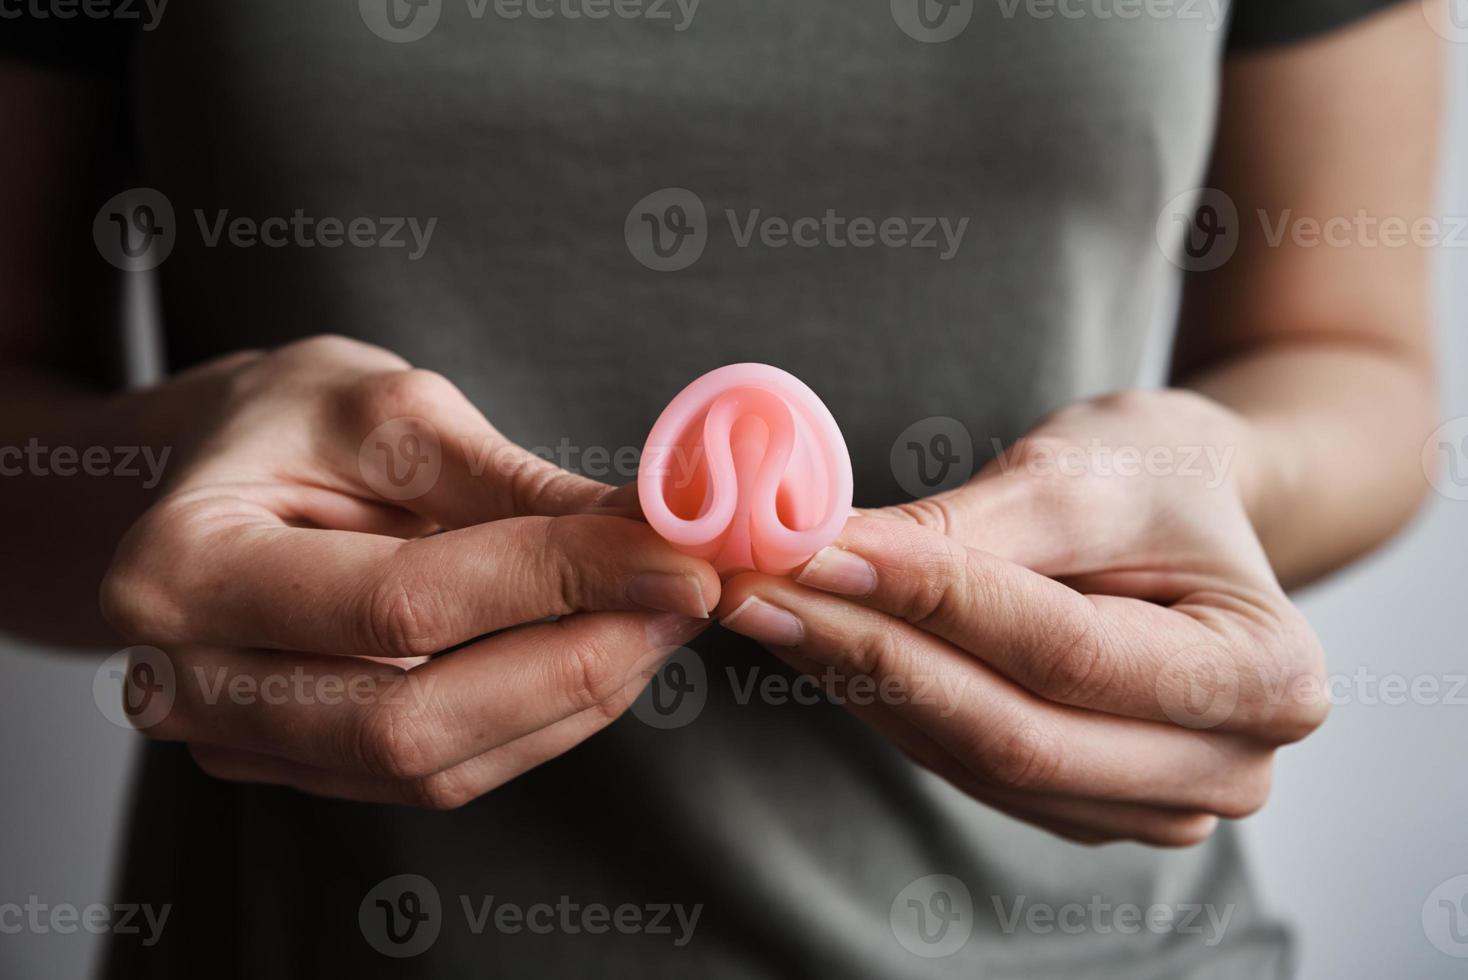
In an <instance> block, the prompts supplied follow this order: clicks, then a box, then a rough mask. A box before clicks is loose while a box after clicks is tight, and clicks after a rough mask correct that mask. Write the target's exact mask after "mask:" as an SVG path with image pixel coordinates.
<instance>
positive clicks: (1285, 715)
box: [1255, 614, 1330, 745]
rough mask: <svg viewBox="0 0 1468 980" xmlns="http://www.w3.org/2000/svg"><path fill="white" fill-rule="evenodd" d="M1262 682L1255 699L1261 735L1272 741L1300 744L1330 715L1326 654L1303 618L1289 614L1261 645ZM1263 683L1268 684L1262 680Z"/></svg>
mask: <svg viewBox="0 0 1468 980" xmlns="http://www.w3.org/2000/svg"><path fill="white" fill-rule="evenodd" d="M1263 649H1264V652H1263V653H1262V654H1261V656H1262V659H1263V660H1264V662H1265V663H1266V664H1267V665H1268V666H1267V671H1266V670H1264V669H1261V675H1262V680H1261V683H1260V684H1259V685H1258V691H1257V692H1256V694H1255V696H1256V698H1260V699H1263V701H1264V702H1265V703H1264V704H1263V705H1262V707H1261V708H1260V710H1259V715H1260V716H1262V718H1263V723H1262V724H1261V725H1260V726H1259V727H1260V728H1261V729H1262V731H1261V732H1260V734H1261V735H1262V736H1264V737H1266V738H1268V739H1270V740H1272V741H1274V742H1275V743H1276V744H1281V745H1283V744H1289V743H1291V742H1298V741H1300V740H1301V739H1303V738H1305V737H1306V736H1307V735H1309V734H1310V733H1311V732H1313V731H1315V730H1316V729H1317V728H1319V727H1320V726H1321V725H1322V724H1324V723H1325V719H1326V717H1327V716H1328V715H1329V713H1330V698H1329V696H1328V695H1329V680H1328V678H1327V675H1326V669H1325V652H1324V650H1323V648H1322V647H1321V644H1320V640H1319V638H1318V637H1317V636H1316V634H1315V631H1314V630H1313V629H1311V628H1310V626H1309V624H1308V623H1306V622H1305V620H1304V617H1303V616H1299V615H1298V614H1294V615H1291V616H1290V617H1289V619H1288V621H1287V622H1286V623H1284V625H1283V626H1282V628H1281V629H1280V631H1279V633H1278V634H1277V635H1276V636H1274V637H1273V638H1272V639H1271V640H1270V641H1268V642H1266V643H1265V644H1264V647H1263ZM1265 681H1267V682H1265Z"/></svg>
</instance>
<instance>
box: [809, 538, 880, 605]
mask: <svg viewBox="0 0 1468 980" xmlns="http://www.w3.org/2000/svg"><path fill="white" fill-rule="evenodd" d="M795 581H797V582H799V583H800V584H801V585H808V586H810V587H811V588H813V589H821V590H822V591H825V592H834V593H836V594H837V595H854V596H868V595H871V594H872V593H873V592H875V591H877V570H876V568H874V567H873V566H872V563H871V562H869V561H867V560H866V559H865V558H863V557H861V556H860V555H855V554H852V553H851V552H849V551H843V550H842V549H840V548H837V547H834V546H833V547H828V548H822V549H821V550H820V551H818V552H816V556H815V557H814V558H812V559H811V560H810V562H809V563H808V564H807V565H806V566H805V570H804V571H802V572H801V573H800V574H799V575H798V576H796V578H795Z"/></svg>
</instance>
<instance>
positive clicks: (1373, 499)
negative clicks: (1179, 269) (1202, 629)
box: [1179, 338, 1435, 587]
mask: <svg viewBox="0 0 1468 980" xmlns="http://www.w3.org/2000/svg"><path fill="white" fill-rule="evenodd" d="M1179 384H1181V385H1182V386H1184V387H1189V388H1192V389H1195V390H1197V391H1199V392H1201V393H1202V394H1204V395H1207V396H1208V397H1210V398H1212V399H1213V400H1215V401H1217V402H1219V403H1220V404H1222V405H1224V406H1226V407H1227V408H1229V409H1231V410H1232V411H1234V412H1235V413H1237V414H1238V415H1239V416H1241V417H1242V418H1243V419H1244V420H1245V421H1246V423H1247V424H1248V436H1247V439H1248V443H1249V444H1248V445H1247V446H1246V447H1241V452H1240V464H1241V472H1240V483H1241V486H1242V489H1243V492H1244V494H1245V500H1246V504H1247V506H1248V509H1249V513H1250V516H1251V518H1252V519H1253V523H1254V526H1255V528H1256V529H1257V531H1258V533H1259V536H1260V539H1261V541H1262V542H1263V544H1264V547H1265V550H1266V552H1267V553H1268V555H1269V558H1270V561H1271V563H1272V564H1273V566H1274V568H1275V572H1276V574H1277V575H1278V576H1279V578H1280V580H1281V582H1283V583H1284V584H1285V586H1286V587H1294V586H1300V585H1304V584H1306V583H1308V582H1310V581H1313V580H1314V579H1317V578H1319V577H1321V576H1323V575H1325V574H1327V573H1329V572H1331V571H1333V570H1335V569H1337V568H1340V567H1341V566H1343V565H1345V564H1347V563H1348V562H1350V561H1351V560H1352V559H1354V558H1357V557H1359V556H1360V555H1362V554H1364V553H1365V552H1367V551H1370V550H1371V549H1372V548H1374V547H1376V546H1378V545H1379V544H1381V543H1382V542H1384V541H1385V540H1387V539H1388V538H1389V537H1390V536H1391V535H1392V533H1393V532H1395V531H1396V530H1397V529H1399V528H1400V527H1401V526H1402V525H1403V524H1405V523H1406V522H1407V520H1408V519H1410V517H1411V516H1412V514H1413V513H1414V512H1415V510H1416V509H1417V507H1418V505H1419V504H1420V502H1421V501H1422V499H1423V495H1424V492H1425V490H1426V487H1427V484H1426V482H1425V480H1424V479H1423V475H1422V470H1421V462H1420V452H1421V448H1422V441H1423V439H1424V438H1426V436H1427V434H1428V433H1429V432H1430V431H1431V430H1432V428H1433V425H1434V421H1433V419H1434V417H1435V408H1434V393H1433V373H1432V366H1431V361H1430V358H1428V357H1427V356H1426V355H1425V354H1422V353H1419V352H1415V351H1412V350H1410V349H1400V350H1399V349H1396V348H1393V347H1390V346H1385V345H1383V346H1375V345H1364V344H1354V343H1351V342H1349V341H1332V340H1327V339H1324V338H1322V339H1321V340H1319V341H1310V342H1295V343H1279V344H1273V345H1267V346H1261V347H1259V348H1257V349H1255V350H1252V351H1249V352H1247V353H1244V354H1243V355H1241V356H1238V357H1235V358H1233V359H1230V360H1228V361H1226V362H1224V363H1221V364H1218V365H1216V366H1212V367H1209V368H1205V369H1203V370H1201V371H1200V372H1198V373H1196V374H1194V375H1192V376H1189V377H1185V378H1182V379H1179Z"/></svg>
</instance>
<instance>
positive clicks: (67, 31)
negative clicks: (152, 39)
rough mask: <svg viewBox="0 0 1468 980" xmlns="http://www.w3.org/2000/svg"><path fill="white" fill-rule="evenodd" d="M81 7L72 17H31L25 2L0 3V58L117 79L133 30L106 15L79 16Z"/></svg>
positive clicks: (129, 24)
mask: <svg viewBox="0 0 1468 980" xmlns="http://www.w3.org/2000/svg"><path fill="white" fill-rule="evenodd" d="M42 6H45V5H42ZM85 6H86V5H85V4H81V5H77V6H76V8H75V10H74V12H75V14H76V15H75V16H71V17H64V18H62V17H56V16H54V15H51V16H40V15H37V14H36V13H35V12H34V11H35V9H36V8H35V7H34V6H33V5H31V4H25V5H21V4H4V3H0V60H19V61H25V62H29V63H32V64H37V65H42V66H45V67H47V68H56V69H61V70H63V71H72V72H80V73H84V74H88V75H101V76H113V77H115V76H117V75H118V74H119V73H120V72H121V71H122V70H123V68H124V66H125V65H126V64H127V60H128V52H129V50H130V49H131V45H132V40H133V37H134V35H135V34H136V32H137V31H138V28H137V27H135V26H134V25H133V24H131V23H129V22H126V21H121V20H118V19H116V18H112V17H104V18H98V17H87V16H85V15H83V14H82V13H81V10H82V9H83V8H84V7H85ZM17 8H18V9H17ZM27 11H28V12H27Z"/></svg>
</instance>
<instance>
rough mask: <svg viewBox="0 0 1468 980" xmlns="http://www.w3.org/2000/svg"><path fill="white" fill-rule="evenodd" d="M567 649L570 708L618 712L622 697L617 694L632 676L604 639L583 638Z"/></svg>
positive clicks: (610, 716)
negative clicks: (625, 670) (627, 674)
mask: <svg viewBox="0 0 1468 980" xmlns="http://www.w3.org/2000/svg"><path fill="white" fill-rule="evenodd" d="M568 653H569V656H568V658H567V661H566V680H565V689H566V692H567V695H568V696H569V699H570V703H571V706H572V708H573V710H574V711H577V712H581V711H590V710H599V711H602V712H604V713H606V714H607V716H608V718H609V719H610V718H615V717H616V716H617V715H619V714H620V713H621V708H622V707H623V705H622V702H623V701H625V699H623V698H619V697H618V695H619V694H621V693H622V691H623V690H624V689H625V688H626V687H627V684H628V683H629V681H630V680H631V678H629V677H627V676H625V674H624V671H623V670H622V669H621V668H620V659H619V658H618V657H617V656H616V652H615V650H614V649H613V648H612V647H611V646H610V645H609V644H608V643H606V642H604V641H601V640H589V639H583V640H579V641H577V642H574V643H572V644H570V646H569V648H568Z"/></svg>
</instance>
